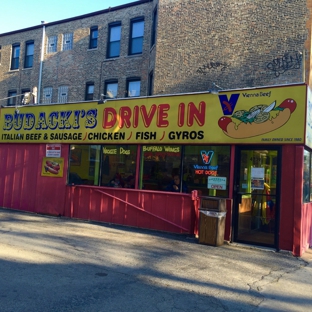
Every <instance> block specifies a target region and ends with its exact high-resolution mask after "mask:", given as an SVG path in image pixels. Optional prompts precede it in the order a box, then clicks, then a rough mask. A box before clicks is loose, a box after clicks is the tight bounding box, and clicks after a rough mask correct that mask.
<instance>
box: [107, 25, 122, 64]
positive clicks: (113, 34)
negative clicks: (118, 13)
mask: <svg viewBox="0 0 312 312" xmlns="http://www.w3.org/2000/svg"><path fill="white" fill-rule="evenodd" d="M120 38H121V23H120V22H117V23H113V24H110V25H109V26H108V44H107V58H112V57H118V56H119V54H120Z"/></svg>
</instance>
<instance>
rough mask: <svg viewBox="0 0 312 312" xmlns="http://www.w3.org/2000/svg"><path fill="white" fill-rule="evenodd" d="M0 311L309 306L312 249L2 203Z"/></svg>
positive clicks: (307, 308) (311, 305)
mask: <svg viewBox="0 0 312 312" xmlns="http://www.w3.org/2000/svg"><path fill="white" fill-rule="evenodd" d="M0 311H1V312H9V311H10V312H18V311H21V312H27V311H29V312H32V311H40V312H42V311H48V312H49V311H75V312H76V311H77V312H80V311H88V312H93V311H116V312H117V311H118V312H121V311H130V312H132V311H148V312H154V311H155V312H156V311H157V312H160V311H174V312H177V311H182V312H185V311H192V312H194V311H196V312H197V311H312V251H311V249H310V250H309V251H308V252H307V253H305V254H304V256H303V257H302V258H297V257H294V256H292V255H291V254H290V253H288V252H275V251H274V250H270V249H260V248H255V247H252V246H243V245H237V244H224V245H222V246H220V247H213V246H207V245H202V244H199V243H198V241H197V240H196V239H195V238H193V237H189V236H185V235H174V234H169V233H160V232H155V231H150V230H142V229H136V228H129V227H122V226H116V225H111V224H103V223H95V222H87V221H81V220H74V219H68V218H63V217H60V218H59V217H51V216H43V215H36V214H30V213H25V212H20V211H13V210H8V209H0Z"/></svg>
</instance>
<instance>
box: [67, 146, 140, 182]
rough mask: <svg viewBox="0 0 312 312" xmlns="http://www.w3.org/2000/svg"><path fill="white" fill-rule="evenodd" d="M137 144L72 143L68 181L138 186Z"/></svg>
mask: <svg viewBox="0 0 312 312" xmlns="http://www.w3.org/2000/svg"><path fill="white" fill-rule="evenodd" d="M136 158H137V146H136V145H71V146H70V162H69V175H68V184H83V185H99V184H100V185H101V186H108V187H120V188H121V187H124V188H134V187H135V172H136Z"/></svg>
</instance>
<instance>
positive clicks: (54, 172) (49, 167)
mask: <svg viewBox="0 0 312 312" xmlns="http://www.w3.org/2000/svg"><path fill="white" fill-rule="evenodd" d="M63 169H64V158H51V157H43V159H42V167H41V176H42V177H51V178H61V177H63Z"/></svg>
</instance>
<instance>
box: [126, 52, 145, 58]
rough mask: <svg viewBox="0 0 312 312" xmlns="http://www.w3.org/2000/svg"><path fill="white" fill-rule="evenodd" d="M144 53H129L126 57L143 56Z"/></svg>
mask: <svg viewBox="0 0 312 312" xmlns="http://www.w3.org/2000/svg"><path fill="white" fill-rule="evenodd" d="M142 55H143V53H140V54H130V55H127V56H126V57H127V58H132V57H142Z"/></svg>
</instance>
